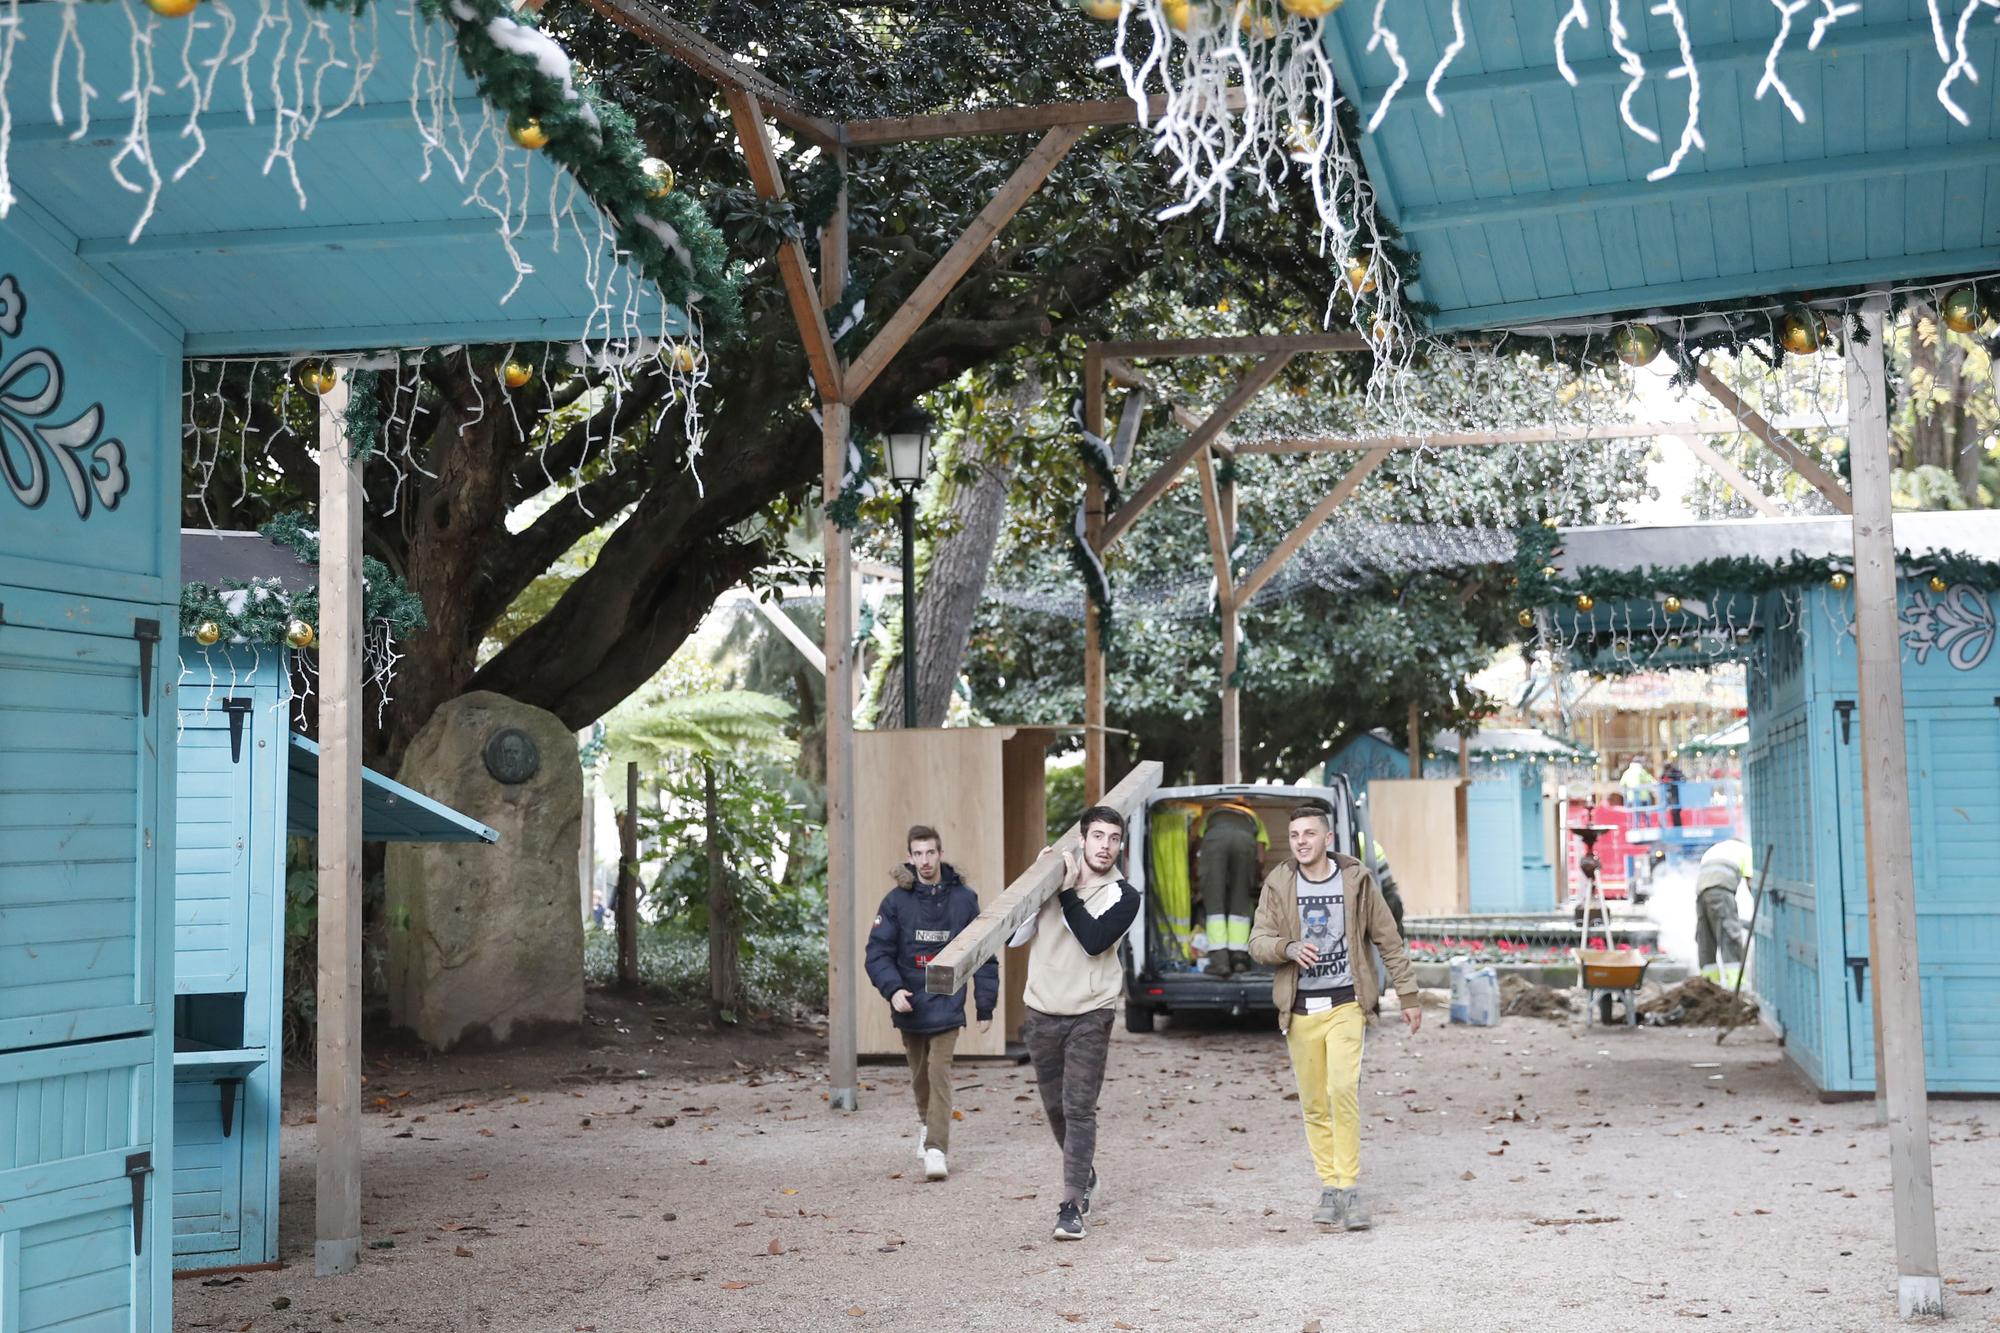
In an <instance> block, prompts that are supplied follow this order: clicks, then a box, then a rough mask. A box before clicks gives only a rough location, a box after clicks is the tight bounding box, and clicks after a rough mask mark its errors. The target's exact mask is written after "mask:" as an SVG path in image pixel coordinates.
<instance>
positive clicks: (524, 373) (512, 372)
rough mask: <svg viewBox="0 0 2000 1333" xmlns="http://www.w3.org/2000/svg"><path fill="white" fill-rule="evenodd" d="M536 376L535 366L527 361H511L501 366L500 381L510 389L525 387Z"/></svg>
mask: <svg viewBox="0 0 2000 1333" xmlns="http://www.w3.org/2000/svg"><path fill="white" fill-rule="evenodd" d="M534 378H535V368H534V367H533V366H531V365H529V364H528V363H527V362H525V361H509V362H508V363H507V364H506V365H504V366H502V367H500V382H501V383H503V384H505V385H506V386H507V387H508V388H510V389H525V388H527V387H528V381H530V380H532V379H534Z"/></svg>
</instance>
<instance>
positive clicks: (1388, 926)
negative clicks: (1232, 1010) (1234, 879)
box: [1250, 852, 1420, 1032]
mask: <svg viewBox="0 0 2000 1333" xmlns="http://www.w3.org/2000/svg"><path fill="white" fill-rule="evenodd" d="M1333 863H1334V865H1335V866H1336V867H1337V868H1338V869H1339V870H1340V882H1341V886H1342V888H1343V889H1344V890H1345V892H1346V894H1347V941H1348V943H1347V954H1348V957H1350V958H1352V959H1353V960H1354V998H1355V1001H1356V1002H1357V1003H1359V1004H1360V1006H1361V1012H1362V1014H1363V1015H1365V1016H1368V1017H1371V1018H1372V1017H1373V1016H1374V1013H1375V1003H1376V1001H1377V1000H1379V999H1380V998H1381V992H1379V991H1378V990H1376V988H1375V967H1374V959H1373V958H1371V957H1370V956H1369V953H1368V946H1369V945H1371V944H1372V945H1374V946H1375V947H1376V948H1377V949H1380V950H1381V951H1382V961H1383V963H1384V964H1386V965H1387V966H1388V969H1389V981H1390V983H1391V984H1393V985H1394V986H1395V988H1396V996H1397V998H1398V999H1399V1000H1401V1001H1402V1004H1403V1008H1405V1009H1415V1008H1416V1007H1417V1006H1418V1004H1419V1003H1420V1001H1419V1000H1418V999H1417V982H1416V978H1415V977H1414V976H1413V975H1412V974H1411V972H1410V959H1409V955H1407V954H1405V953H1404V952H1403V937H1402V936H1401V935H1400V934H1398V933H1397V931H1396V918H1395V917H1394V916H1392V915H1390V913H1389V904H1388V903H1387V902H1385V901H1383V898H1382V893H1381V890H1379V889H1377V888H1376V887H1375V877H1374V876H1373V875H1371V874H1369V873H1368V869H1367V867H1365V866H1363V865H1362V864H1361V863H1360V862H1359V861H1357V860H1355V859H1354V858H1353V857H1351V856H1342V855H1340V854H1339V853H1337V852H1336V853H1334V854H1333ZM1300 938H1301V936H1300V934H1299V865H1298V862H1296V861H1294V860H1291V859H1290V858H1287V859H1286V860H1284V861H1283V862H1281V863H1280V864H1278V865H1276V866H1274V867H1272V869H1271V873H1270V874H1268V875H1266V876H1265V877H1264V889H1263V892H1262V893H1261V894H1259V895H1258V898H1257V916H1256V919H1255V920H1253V921H1252V922H1251V923H1250V956H1251V957H1252V958H1254V959H1256V960H1257V961H1258V962H1260V963H1266V964H1269V965H1270V966H1271V967H1273V968H1275V969H1277V970H1276V972H1275V973H1274V974H1273V975H1272V977H1271V1002H1272V1003H1273V1004H1275V1005H1277V1006H1278V1031H1280V1032H1284V1031H1286V1030H1288V1029H1289V1028H1290V1027H1291V1026H1292V1003H1293V1002H1294V1001H1295V1000H1297V999H1298V995H1299V965H1298V964H1297V963H1295V962H1293V961H1292V960H1291V959H1290V958H1288V957H1286V956H1285V946H1286V945H1288V944H1295V943H1297V942H1298V941H1299V939H1300Z"/></svg>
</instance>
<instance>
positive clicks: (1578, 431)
mask: <svg viewBox="0 0 2000 1333" xmlns="http://www.w3.org/2000/svg"><path fill="white" fill-rule="evenodd" d="M1760 420H1761V418H1760ZM1800 427H1803V428H1807V429H1826V428H1828V427H1827V423H1825V422H1821V421H1816V420H1811V419H1796V420H1795V423H1794V425H1793V429H1798V428H1800ZM1746 431H1751V432H1753V433H1754V427H1753V426H1751V425H1750V423H1748V422H1747V421H1641V422H1631V423H1626V422H1619V423H1617V424H1614V425H1606V426H1584V427H1575V426H1535V427H1529V428H1527V429H1523V430H1479V431H1440V432H1438V433H1437V434H1435V435H1381V436H1376V437H1373V438H1370V439H1353V438H1348V437H1346V436H1339V435H1329V436H1325V437H1306V438H1285V439H1276V440H1250V441H1247V442H1244V443H1241V444H1238V445H1236V446H1235V450H1236V452H1237V453H1239V454H1331V453H1343V452H1354V453H1359V452H1363V451H1365V450H1368V449H1373V448H1375V447H1376V446H1378V445H1380V446H1383V447H1386V448H1390V449H1459V448H1477V447H1479V446H1481V445H1498V444H1585V443H1588V442H1589V441H1592V440H1643V439H1648V438H1650V437H1652V436H1655V435H1676V436H1682V437H1687V436H1697V435H1741V434H1743V433H1744V432H1746ZM1793 447H1794V448H1796V447H1797V446H1796V445H1794V446H1793Z"/></svg>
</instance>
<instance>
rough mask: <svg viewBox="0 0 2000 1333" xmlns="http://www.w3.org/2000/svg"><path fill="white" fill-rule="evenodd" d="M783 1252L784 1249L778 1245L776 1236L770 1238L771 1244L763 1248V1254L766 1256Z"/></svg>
mask: <svg viewBox="0 0 2000 1333" xmlns="http://www.w3.org/2000/svg"><path fill="white" fill-rule="evenodd" d="M784 1252H785V1247H784V1246H783V1245H781V1244H779V1243H778V1238H777V1237H776V1236H773V1237H771V1243H770V1244H769V1245H766V1246H765V1247H764V1253H766V1254H783V1253H784Z"/></svg>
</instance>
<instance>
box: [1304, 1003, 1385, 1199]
mask: <svg viewBox="0 0 2000 1333" xmlns="http://www.w3.org/2000/svg"><path fill="white" fill-rule="evenodd" d="M1365 1023H1366V1019H1365V1017H1364V1015H1363V1014H1362V1012H1361V1006H1360V1005H1358V1004H1343V1005H1337V1006H1335V1007H1334V1008H1332V1009H1329V1010H1327V1011H1326V1012H1325V1013H1321V1014H1293V1015H1292V1025H1291V1027H1290V1029H1289V1030H1288V1031H1287V1032H1286V1033H1285V1045H1286V1046H1287V1047H1289V1048H1290V1050H1291V1053H1292V1073H1293V1074H1294V1075H1295V1076H1296V1077H1297V1078H1298V1080H1299V1110H1300V1111H1301V1112H1302V1113H1304V1115H1305V1120H1306V1147H1307V1148H1309V1149H1311V1150H1312V1159H1313V1167H1314V1169H1316V1170H1317V1171H1318V1172H1319V1180H1320V1184H1322V1185H1325V1186H1327V1187H1328V1188H1330V1189H1352V1188H1354V1181H1355V1178H1356V1177H1357V1176H1359V1175H1360V1174H1361V1033H1362V1029H1363V1027H1364V1025H1365Z"/></svg>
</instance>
